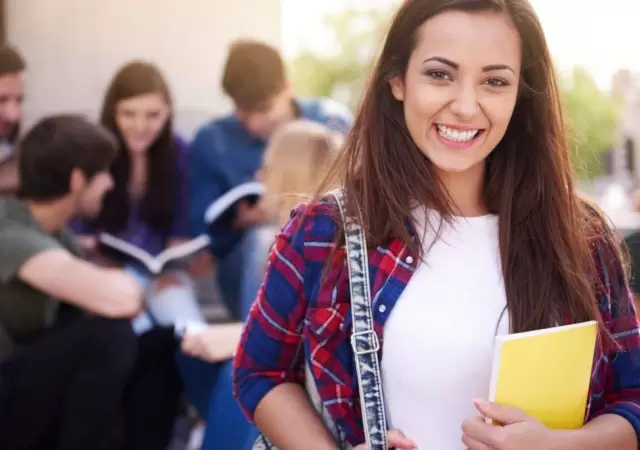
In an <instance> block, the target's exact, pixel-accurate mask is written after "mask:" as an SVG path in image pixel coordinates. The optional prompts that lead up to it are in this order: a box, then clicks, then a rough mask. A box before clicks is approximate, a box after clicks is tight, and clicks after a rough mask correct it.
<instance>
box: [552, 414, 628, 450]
mask: <svg viewBox="0 0 640 450" xmlns="http://www.w3.org/2000/svg"><path fill="white" fill-rule="evenodd" d="M556 436H557V437H556V441H555V443H556V447H554V448H553V450H575V449H580V450H605V449H616V450H637V448H638V437H637V435H636V431H635V430H634V428H633V426H632V425H631V422H630V421H629V420H627V419H625V418H624V417H622V416H619V415H616V414H604V415H602V416H599V417H596V418H595V419H593V420H592V421H591V422H589V423H587V424H586V425H585V426H584V427H582V428H580V429H578V430H566V431H565V430H562V431H558V432H556Z"/></svg>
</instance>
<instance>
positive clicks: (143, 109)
mask: <svg viewBox="0 0 640 450" xmlns="http://www.w3.org/2000/svg"><path fill="white" fill-rule="evenodd" d="M170 114H171V110H170V108H169V105H168V103H167V101H166V99H165V98H164V96H163V95H162V94H159V93H151V94H144V95H139V96H136V97H131V98H127V99H124V100H120V101H119V102H118V103H117V104H116V124H117V126H118V129H119V130H120V133H121V134H122V137H123V139H124V141H125V144H126V145H127V149H128V150H129V151H130V152H132V153H144V152H146V151H147V150H148V149H149V147H151V144H153V143H154V142H155V140H156V139H157V138H158V135H159V134H160V132H161V131H162V129H163V128H164V126H165V124H166V123H167V120H169V115H170Z"/></svg>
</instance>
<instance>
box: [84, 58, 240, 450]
mask: <svg viewBox="0 0 640 450" xmlns="http://www.w3.org/2000/svg"><path fill="white" fill-rule="evenodd" d="M100 120H101V123H102V125H103V126H105V127H106V128H108V129H109V130H111V131H112V132H113V133H114V134H115V136H116V137H117V138H118V141H119V143H120V152H119V153H118V155H117V157H116V159H115V161H114V162H113V164H112V166H111V169H110V171H111V176H112V177H113V179H114V187H113V189H112V190H111V191H110V192H109V193H108V194H107V195H106V196H105V199H104V204H103V208H102V211H101V212H100V214H99V215H98V216H97V218H96V219H95V220H93V221H91V222H79V221H76V222H74V223H73V224H72V228H73V229H74V231H75V232H76V234H77V235H78V240H79V241H80V243H81V245H82V246H83V247H84V249H85V251H86V252H87V254H88V255H90V257H91V258H92V259H93V261H94V262H96V263H97V264H102V265H113V264H119V265H124V268H125V269H126V270H128V271H129V272H131V273H132V274H134V275H135V276H136V278H137V279H138V281H139V283H140V285H141V286H142V287H143V288H144V289H145V293H146V295H145V305H146V308H145V311H144V312H143V313H141V314H140V315H139V316H138V317H136V319H134V320H133V321H132V326H133V328H134V331H135V332H136V333H137V334H138V343H139V350H138V358H137V364H136V370H135V372H134V375H133V378H132V380H131V383H130V386H129V389H128V391H127V395H126V399H125V402H126V404H125V412H126V415H125V424H126V427H125V441H126V445H125V448H126V449H140V448H144V449H148V450H155V449H158V450H161V449H162V450H164V449H165V448H166V447H167V445H168V443H169V441H170V439H171V432H172V428H173V424H174V421H175V419H176V417H177V414H178V411H179V405H180V399H181V395H182V392H183V389H184V390H186V391H187V393H188V394H189V396H190V397H191V399H192V401H193V402H194V404H195V406H196V407H197V409H199V411H201V413H202V415H203V416H205V415H206V414H207V412H208V410H209V403H210V402H217V403H222V404H223V405H222V406H221V408H220V409H227V410H228V411H227V412H226V414H227V415H228V417H233V408H235V409H236V410H237V413H236V415H235V416H236V417H237V418H238V419H239V423H229V421H227V423H226V424H224V425H221V428H228V429H229V430H231V431H233V430H234V429H237V430H238V431H237V432H239V433H244V431H243V430H244V428H243V425H244V426H245V427H248V426H249V425H248V422H247V421H246V420H245V419H244V418H242V416H241V413H240V411H239V408H238V406H237V405H236V403H235V401H234V400H233V398H232V393H231V378H230V373H231V371H230V369H226V368H225V367H223V366H224V364H225V363H226V364H227V365H229V366H230V358H231V356H232V353H233V351H234V349H235V347H236V345H237V344H238V342H239V335H240V329H241V325H240V324H229V325H226V326H225V328H224V329H221V330H220V332H219V333H218V337H219V340H220V342H219V348H220V352H219V359H218V360H217V361H212V362H204V361H201V360H199V359H195V358H191V357H189V356H187V355H186V354H185V353H183V352H182V351H181V350H180V342H179V340H178V339H177V338H176V333H175V325H176V324H177V323H178V322H186V323H195V324H204V323H205V319H204V316H203V314H202V312H201V310H200V307H199V304H198V302H197V298H196V295H195V290H194V288H193V283H192V279H191V276H190V273H191V267H190V263H188V262H186V263H184V264H179V267H172V268H171V269H170V270H168V271H167V270H165V271H162V272H161V273H160V274H159V275H152V274H151V273H150V272H149V271H148V270H147V269H145V268H144V266H142V264H140V265H138V264H135V263H129V262H127V263H124V264H123V263H122V262H114V259H113V258H109V255H108V252H105V251H103V250H104V247H103V246H102V245H100V244H99V241H98V239H97V235H98V233H102V232H106V233H109V234H111V235H113V236H115V237H117V238H119V239H121V240H124V241H126V242H127V243H129V244H132V245H135V246H136V247H139V248H141V249H142V250H145V251H146V252H148V253H150V254H151V255H154V256H155V255H158V254H159V253H160V252H162V251H163V250H165V249H167V248H169V247H172V246H175V245H179V244H182V243H184V242H186V241H187V240H188V239H189V229H188V214H187V191H186V180H187V167H186V164H187V145H186V143H185V142H184V141H183V140H182V139H180V138H179V137H177V136H176V135H175V134H174V132H173V127H172V106H171V96H170V92H169V88H168V85H167V83H166V81H165V79H164V77H163V76H162V74H161V72H160V71H159V70H158V68H157V67H155V66H154V65H153V64H150V63H148V62H144V61H133V62H130V63H128V64H126V65H125V66H124V67H122V68H121V69H120V70H119V71H118V73H117V74H116V75H115V77H114V79H113V81H112V82H111V85H110V86H109V88H108V90H107V93H106V97H105V100H104V104H103V109H102V114H101V119H100ZM203 378H208V380H207V383H203V382H201V380H202V379H203ZM214 419H215V418H214ZM218 422H220V421H219V420H217V421H216V423H218ZM221 434H223V433H221ZM229 439H230V440H231V439H232V438H229ZM230 445H232V446H234V445H235V444H233V443H231V444H230ZM235 447H238V446H235Z"/></svg>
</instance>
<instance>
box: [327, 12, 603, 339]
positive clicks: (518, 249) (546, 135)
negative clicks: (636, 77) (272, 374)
mask: <svg viewBox="0 0 640 450" xmlns="http://www.w3.org/2000/svg"><path fill="white" fill-rule="evenodd" d="M445 10H462V11H467V12H480V11H492V12H498V13H504V14H507V15H509V17H511V19H512V21H513V23H514V25H515V27H516V28H517V30H518V32H519V34H520V37H521V41H522V58H523V64H522V73H521V83H520V84H521V86H522V89H521V92H520V93H519V98H518V99H517V103H516V106H515V110H514V112H513V116H512V119H511V122H510V124H509V126H508V129H507V131H506V134H505V136H504V139H502V141H501V142H500V143H499V144H498V146H497V147H496V148H495V149H494V151H493V152H492V153H491V155H490V156H489V157H488V159H487V163H486V174H485V184H484V199H485V202H486V205H487V207H488V209H489V211H490V212H492V213H494V214H497V215H498V216H499V229H500V231H499V243H500V252H501V260H502V267H503V276H504V280H505V290H506V295H507V308H508V310H509V315H510V321H511V330H512V331H513V332H521V331H529V330H534V329H541V328H545V327H549V326H554V325H556V324H557V323H559V322H562V319H563V318H565V317H568V318H570V319H571V320H572V321H575V322H580V321H584V320H590V319H597V320H600V319H599V314H598V310H597V304H596V299H595V289H594V279H597V277H596V276H595V266H594V263H593V258H592V254H591V249H590V244H589V240H590V237H591V236H592V235H593V233H595V232H596V231H595V230H594V222H595V221H594V220H593V219H592V217H593V215H592V214H591V213H590V212H589V211H591V210H589V211H588V210H587V209H588V208H587V207H586V206H585V204H584V203H583V202H582V201H581V200H580V199H579V198H578V196H577V195H576V190H575V186H574V181H573V178H572V169H571V166H570V161H569V151H568V143H567V136H566V131H565V125H564V122H563V115H562V108H561V104H560V100H559V95H558V86H557V82H556V77H555V73H554V67H553V64H552V59H551V56H550V54H549V50H548V48H547V44H546V41H545V37H544V34H543V31H542V28H541V26H540V23H539V21H538V18H537V17H536V14H535V13H534V11H533V9H532V7H531V5H530V4H529V2H528V1H527V0H406V1H405V2H404V3H403V5H402V6H401V7H400V9H399V11H398V12H397V14H396V15H395V17H394V19H393V22H392V23H391V26H390V28H389V31H388V35H387V38H386V41H385V43H384V46H383V48H382V52H381V55H380V57H379V60H378V62H377V65H376V66H375V68H374V70H373V73H372V76H371V79H370V80H369V83H368V86H367V88H366V91H365V93H364V95H363V99H362V102H361V104H360V107H359V109H358V111H357V114H356V118H355V123H354V126H353V128H352V130H351V133H350V134H349V136H348V138H347V142H346V146H345V149H344V151H343V152H342V153H341V155H340V157H339V158H338V160H337V162H336V164H335V165H334V166H333V167H332V169H331V170H330V172H329V176H328V178H327V180H326V183H325V185H323V186H321V188H320V190H319V192H318V197H320V196H321V195H322V194H321V193H322V192H324V191H325V188H326V186H328V185H329V183H331V184H333V183H336V182H337V183H341V184H342V185H343V186H344V189H345V196H346V202H347V205H346V207H347V211H348V213H349V214H351V215H352V216H354V217H360V218H361V219H360V220H361V225H362V226H363V228H364V230H365V233H366V237H367V239H368V244H369V245H370V246H372V247H375V246H378V245H385V244H388V242H389V241H390V240H391V239H393V238H398V239H400V240H401V241H402V242H403V243H404V244H405V245H407V246H408V247H410V248H411V250H412V251H413V252H414V254H417V255H420V257H423V256H424V255H423V251H422V245H421V244H422V243H421V242H420V236H416V237H417V239H416V240H414V239H413V236H415V235H416V233H415V228H414V225H413V224H412V215H411V205H412V203H413V202H412V201H414V200H418V201H419V202H420V203H421V204H424V205H427V206H429V207H431V208H434V209H436V210H438V211H440V212H441V213H442V214H443V216H444V217H445V220H451V215H452V210H453V206H452V204H451V202H450V199H449V196H448V194H447V192H446V189H445V188H444V186H443V185H442V183H441V182H440V181H439V179H438V177H437V176H436V172H435V170H434V167H433V165H432V163H431V162H430V161H429V160H428V159H427V158H425V157H424V155H423V154H422V153H421V152H420V150H419V149H418V148H417V146H416V144H415V143H414V142H413V140H412V139H411V137H410V134H409V132H408V130H407V127H406V124H405V121H404V116H403V110H402V105H401V103H400V102H398V101H397V100H395V98H394V97H393V96H392V93H391V89H390V87H389V81H390V80H391V79H393V78H394V77H397V76H401V77H403V78H404V76H405V74H406V70H407V65H408V61H409V57H410V55H411V53H412V51H413V48H414V46H415V43H416V39H417V33H418V30H419V28H420V27H421V25H422V24H423V23H424V22H425V21H427V20H428V19H429V18H431V17H433V16H435V15H437V14H439V13H441V12H443V11H445ZM341 235H342V234H341V233H338V234H337V236H341ZM337 239H338V240H340V238H339V237H338V238H337Z"/></svg>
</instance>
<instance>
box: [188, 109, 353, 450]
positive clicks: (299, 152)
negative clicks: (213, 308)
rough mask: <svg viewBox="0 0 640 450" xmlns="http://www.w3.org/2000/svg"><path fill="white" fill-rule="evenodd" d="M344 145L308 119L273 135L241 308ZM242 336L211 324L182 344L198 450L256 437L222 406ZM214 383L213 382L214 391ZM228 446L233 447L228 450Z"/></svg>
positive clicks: (235, 328) (262, 177) (260, 175)
mask: <svg viewBox="0 0 640 450" xmlns="http://www.w3.org/2000/svg"><path fill="white" fill-rule="evenodd" d="M342 140H343V138H342V135H341V134H339V133H336V132H332V131H331V130H330V129H329V128H328V127H327V126H325V125H322V124H319V123H317V122H312V121H309V120H294V121H292V122H289V123H287V124H285V125H283V126H282V127H281V128H279V129H278V130H277V131H275V132H274V134H273V136H272V138H271V139H270V141H269V145H268V146H267V149H266V151H265V154H264V161H263V165H262V168H261V169H260V170H259V173H258V174H257V178H258V179H260V180H262V181H263V182H264V183H265V185H266V191H265V196H264V199H263V205H262V206H261V207H263V208H264V209H265V211H267V215H268V216H267V217H268V220H267V221H266V222H265V223H264V224H263V225H260V226H258V227H257V228H256V230H255V235H256V238H257V239H256V244H257V245H256V246H255V247H254V249H253V252H252V254H251V256H250V257H249V258H248V259H247V266H246V267H245V273H246V277H245V278H244V280H245V286H243V293H242V295H243V297H242V301H243V303H246V304H249V305H250V304H251V303H252V302H253V300H254V298H255V296H256V293H257V292H258V288H259V283H260V281H262V279H263V277H264V271H265V264H266V262H267V256H268V252H269V249H270V248H271V245H272V243H273V242H274V239H275V234H276V232H277V231H278V230H279V229H280V227H281V226H282V225H283V224H284V223H285V222H286V221H287V220H288V217H289V213H290V211H291V208H292V207H293V205H295V204H297V203H298V202H299V201H300V199H301V198H305V197H308V196H311V195H312V194H313V192H315V191H316V190H317V188H318V186H319V185H320V182H321V180H322V179H323V176H324V174H325V173H326V172H327V170H328V169H329V166H330V165H331V164H332V162H333V160H334V157H335V156H336V154H337V152H338V150H339V148H340V145H341V143H342ZM241 332H242V327H241V326H238V325H233V324H231V325H213V326H210V327H207V328H205V329H202V330H196V331H194V332H187V334H186V335H185V337H184V339H183V340H182V350H183V351H184V353H186V354H188V355H191V356H193V357H195V358H197V359H196V360H191V361H188V360H186V358H184V361H183V363H182V364H181V367H182V368H183V373H184V377H185V380H186V381H187V383H186V384H187V390H189V386H193V387H195V388H196V391H193V392H191V393H190V397H191V398H194V399H199V400H198V401H197V402H196V403H197V404H198V405H199V408H198V409H199V410H200V411H205V413H204V414H203V416H204V417H206V423H207V428H206V433H205V437H204V441H203V444H202V450H216V449H221V448H229V449H231V448H234V449H237V450H245V449H247V450H248V449H250V448H251V444H252V443H253V441H254V440H255V438H256V437H257V431H256V429H255V428H254V427H253V426H251V427H249V426H248V425H246V421H245V419H244V417H243V416H242V415H241V413H240V410H239V408H238V407H237V405H236V404H234V405H233V406H232V407H231V408H229V407H225V406H226V405H228V404H229V402H232V403H235V400H233V398H232V390H231V384H230V383H231V377H230V375H231V369H232V367H231V361H230V358H231V356H232V354H233V352H234V351H235V349H236V347H237V345H238V344H239V343H240V334H241ZM221 343H224V344H222V345H221ZM229 344H235V345H233V346H230V345H229ZM198 359H199V360H201V361H208V362H211V363H213V365H209V368H208V369H204V370H203V367H202V366H203V364H202V362H201V361H198ZM206 370H208V373H210V374H211V375H210V376H208V377H206V378H205V379H204V380H203V381H202V382H197V381H192V380H197V379H198V378H202V376H203V373H207V372H205V371H206ZM221 375H222V376H221ZM212 383H215V385H214V386H213V387H211V384H212ZM227 383H228V384H227ZM206 398H209V404H208V405H206V404H203V403H202V399H206ZM207 410H208V412H207ZM236 414H237V416H236ZM230 420H233V423H234V426H233V427H232V428H235V429H229V426H230V425H231V424H230ZM225 424H226V425H228V426H227V429H225V427H224V426H223V425H225ZM243 435H244V436H246V438H245V444H244V446H243V447H237V445H238V443H239V442H240V440H242V439H241V436H243ZM232 443H235V445H236V446H231V444H232ZM222 444H226V445H222Z"/></svg>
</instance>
